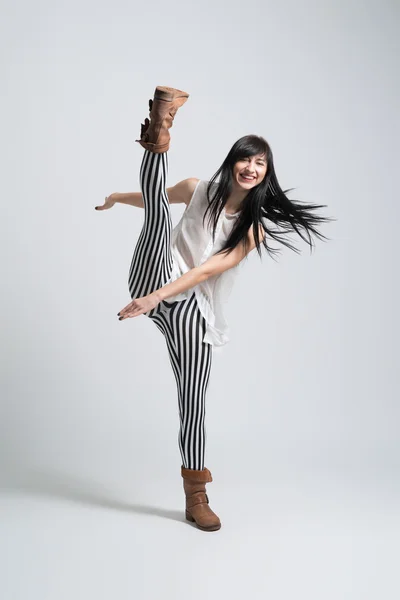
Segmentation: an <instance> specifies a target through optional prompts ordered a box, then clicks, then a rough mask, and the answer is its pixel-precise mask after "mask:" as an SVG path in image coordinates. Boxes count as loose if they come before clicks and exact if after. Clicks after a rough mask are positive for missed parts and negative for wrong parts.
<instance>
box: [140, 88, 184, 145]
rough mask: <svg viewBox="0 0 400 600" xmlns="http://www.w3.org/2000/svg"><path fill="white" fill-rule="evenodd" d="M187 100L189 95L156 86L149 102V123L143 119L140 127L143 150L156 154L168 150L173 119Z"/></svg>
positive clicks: (173, 89)
mask: <svg viewBox="0 0 400 600" xmlns="http://www.w3.org/2000/svg"><path fill="white" fill-rule="evenodd" d="M188 98H189V94H187V93H186V92H182V90H177V89H175V88H170V87H165V86H161V85H158V86H157V87H156V89H155V92H154V98H153V100H149V108H150V121H149V119H147V118H146V119H145V122H144V125H143V124H142V125H141V131H140V139H139V140H135V141H136V142H139V144H140V145H141V146H143V148H146V150H150V152H154V153H156V154H158V153H161V152H166V151H167V150H168V149H169V142H170V135H169V131H168V129H170V128H171V127H172V123H173V120H174V117H175V115H176V113H177V110H178V108H179V107H181V106H182V105H183V104H184V103H185V102H186V100H187V99H188Z"/></svg>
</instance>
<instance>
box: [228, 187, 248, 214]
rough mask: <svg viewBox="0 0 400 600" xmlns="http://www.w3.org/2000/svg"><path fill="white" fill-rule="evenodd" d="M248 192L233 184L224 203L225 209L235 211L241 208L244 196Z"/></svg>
mask: <svg viewBox="0 0 400 600" xmlns="http://www.w3.org/2000/svg"><path fill="white" fill-rule="evenodd" d="M248 193H249V192H248V191H247V190H243V189H241V188H240V189H238V188H237V187H236V186H233V189H232V191H231V193H230V194H229V196H228V199H227V201H226V204H225V209H226V210H227V211H228V212H231V213H235V212H238V211H239V210H240V209H241V205H242V203H243V200H244V199H245V198H246V196H247V194H248Z"/></svg>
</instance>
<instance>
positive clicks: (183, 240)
mask: <svg viewBox="0 0 400 600" xmlns="http://www.w3.org/2000/svg"><path fill="white" fill-rule="evenodd" d="M208 183H209V182H208V181H203V180H200V181H198V182H197V185H196V187H195V190H194V192H193V195H192V198H191V200H190V203H189V204H188V205H187V207H186V209H185V211H184V213H183V215H182V217H181V220H180V221H179V223H178V224H177V226H176V227H175V228H174V229H173V231H172V239H171V242H172V256H173V267H172V275H171V278H170V279H169V280H168V283H171V282H172V281H175V280H176V279H178V278H179V277H181V276H182V275H183V274H184V273H187V272H188V271H190V269H193V268H195V267H199V266H200V265H202V264H203V263H204V262H205V261H206V260H208V258H210V256H211V255H213V254H215V253H216V252H218V251H219V250H221V248H222V246H223V245H224V244H225V242H226V240H227V239H228V236H229V234H230V232H231V231H232V228H233V226H234V224H235V222H236V219H237V217H238V216H239V212H237V213H234V214H228V213H226V212H225V209H223V210H222V212H221V215H220V217H219V221H218V224H217V228H216V231H215V240H214V244H213V239H212V226H211V230H210V229H209V228H208V218H209V214H210V212H208V213H207V216H206V218H205V221H204V225H203V216H204V212H205V210H206V208H207V206H208V200H207V192H206V190H207V185H208ZM216 185H217V184H216V183H214V186H216ZM212 191H213V190H212ZM238 266H239V265H236V266H235V267H232V268H231V269H228V270H227V271H224V272H223V273H220V274H219V275H213V276H212V277H209V278H208V279H207V280H206V281H203V282H202V283H199V284H198V285H196V286H194V288H190V289H188V290H186V291H185V292H182V293H180V294H177V295H176V296H173V297H169V298H166V301H167V302H175V301H181V300H186V299H187V298H190V296H191V295H192V293H193V292H194V293H195V294H196V299H197V303H198V306H199V309H200V312H201V314H202V315H203V317H204V318H205V320H206V324H207V328H206V333H205V335H204V337H203V342H206V343H208V344H211V345H212V346H224V345H225V344H226V343H227V342H228V341H229V336H228V333H229V326H228V323H227V322H226V321H225V318H224V315H223V305H224V303H225V302H226V301H227V298H228V296H229V294H230V292H231V289H232V285H233V282H234V279H235V278H236V274H237V268H238Z"/></svg>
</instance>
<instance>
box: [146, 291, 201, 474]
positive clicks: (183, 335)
mask: <svg viewBox="0 0 400 600" xmlns="http://www.w3.org/2000/svg"><path fill="white" fill-rule="evenodd" d="M168 306H169V305H168V303H167V307H168ZM158 308H159V310H158V311H157V313H153V314H152V316H151V319H152V320H153V321H155V322H156V324H157V325H158V326H159V329H161V331H162V332H163V333H164V336H165V338H166V343H167V347H168V353H169V358H170V362H171V366H172V369H173V372H174V375H175V380H176V384H177V391H178V405H179V420H180V428H179V437H178V442H179V449H180V453H181V457H182V463H183V466H184V467H185V468H188V469H196V470H202V469H204V457H205V447H206V430H205V413H206V405H205V401H206V393H207V388H208V383H209V378H210V372H211V363H212V346H211V345H210V344H206V343H205V342H203V337H204V334H205V328H206V324H205V321H204V318H203V316H202V315H201V313H200V311H199V309H198V306H197V302H196V297H195V295H194V294H192V296H191V297H190V298H189V299H188V300H185V301H182V302H175V303H173V304H172V307H171V308H170V309H169V310H168V311H167V312H168V318H167V319H166V318H165V316H164V312H165V311H163V308H162V305H159V307H158Z"/></svg>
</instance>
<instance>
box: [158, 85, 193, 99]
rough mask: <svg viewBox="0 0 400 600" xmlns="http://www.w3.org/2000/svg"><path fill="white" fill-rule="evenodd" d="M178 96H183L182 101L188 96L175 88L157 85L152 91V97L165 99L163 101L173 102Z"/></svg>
mask: <svg viewBox="0 0 400 600" xmlns="http://www.w3.org/2000/svg"><path fill="white" fill-rule="evenodd" d="M178 98H185V100H184V102H186V100H187V99H188V98H189V94H187V93H186V92H183V91H182V90H177V89H175V88H170V87H165V86H161V85H159V86H157V87H156V90H155V92H154V99H157V100H165V102H173V101H174V100H177V99H178Z"/></svg>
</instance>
